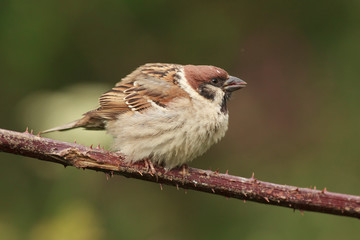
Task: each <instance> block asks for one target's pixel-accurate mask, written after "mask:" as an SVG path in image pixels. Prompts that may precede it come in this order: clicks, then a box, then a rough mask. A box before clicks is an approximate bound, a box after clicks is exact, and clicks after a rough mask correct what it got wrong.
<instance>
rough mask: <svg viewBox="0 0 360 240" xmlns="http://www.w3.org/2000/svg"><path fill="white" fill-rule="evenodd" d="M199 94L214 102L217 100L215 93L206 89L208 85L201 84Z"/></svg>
mask: <svg viewBox="0 0 360 240" xmlns="http://www.w3.org/2000/svg"><path fill="white" fill-rule="evenodd" d="M198 91H199V94H200V95H201V96H203V97H204V98H207V99H210V100H214V99H215V92H213V91H211V90H210V89H208V88H207V87H206V84H201V85H200V86H199V88H198Z"/></svg>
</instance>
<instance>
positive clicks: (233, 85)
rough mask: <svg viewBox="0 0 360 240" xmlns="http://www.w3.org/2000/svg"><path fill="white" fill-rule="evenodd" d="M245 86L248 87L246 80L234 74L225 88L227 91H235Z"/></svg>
mask: <svg viewBox="0 0 360 240" xmlns="http://www.w3.org/2000/svg"><path fill="white" fill-rule="evenodd" d="M244 87H246V82H245V81H244V80H241V79H240V78H237V77H233V76H230V77H229V79H228V80H226V81H225V83H224V85H223V89H224V90H225V91H227V92H233V91H236V90H239V89H240V88H244Z"/></svg>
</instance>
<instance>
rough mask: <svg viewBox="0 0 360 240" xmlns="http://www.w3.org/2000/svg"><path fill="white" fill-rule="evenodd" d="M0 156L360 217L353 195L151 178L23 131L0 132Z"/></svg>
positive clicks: (193, 174) (210, 178)
mask: <svg viewBox="0 0 360 240" xmlns="http://www.w3.org/2000/svg"><path fill="white" fill-rule="evenodd" d="M0 151H3V152H8V153H13V154H18V155H23V156H28V157H32V158H37V159H40V160H45V161H50V162H55V163H60V164H63V165H65V166H68V165H70V166H74V167H77V168H84V169H92V170H96V171H102V172H105V173H106V174H110V175H113V174H119V175H123V176H125V177H132V178H138V179H142V180H147V181H151V182H157V183H160V184H168V185H173V186H176V187H178V188H179V187H181V188H185V189H193V190H197V191H202V192H208V193H212V194H218V195H222V196H226V197H232V198H238V199H243V200H249V201H255V202H260V203H264V204H271V205H277V206H283V207H289V208H292V209H299V210H305V211H314V212H322V213H329V214H335V215H341V216H349V217H356V218H360V197H359V196H352V195H346V194H339V193H332V192H328V191H326V189H323V190H314V189H308V188H299V187H293V186H285V185H279V184H273V183H268V182H263V181H259V180H257V179H255V178H253V177H252V178H242V177H237V176H231V175H228V174H221V173H218V172H213V171H209V170H201V169H195V168H188V171H187V173H186V175H184V173H183V171H182V170H183V169H173V170H171V171H168V172H166V171H165V170H164V169H163V168H162V167H159V166H155V170H156V173H157V174H156V175H154V174H152V173H151V172H150V171H148V170H147V167H146V166H145V164H144V163H143V162H139V163H135V164H129V163H125V162H124V161H123V159H124V156H121V155H119V154H117V153H114V152H108V151H105V150H102V149H99V148H90V147H85V146H82V145H78V144H75V143H66V142H61V141H56V140H52V139H48V138H43V137H39V136H34V135H32V134H29V133H28V132H25V133H19V132H14V131H8V130H3V129H0Z"/></svg>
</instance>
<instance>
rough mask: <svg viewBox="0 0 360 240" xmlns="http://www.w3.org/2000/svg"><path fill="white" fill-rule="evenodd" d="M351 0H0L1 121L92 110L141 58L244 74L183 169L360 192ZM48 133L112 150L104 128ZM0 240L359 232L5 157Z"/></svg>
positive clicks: (280, 211) (59, 118) (359, 8)
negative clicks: (219, 135)
mask: <svg viewBox="0 0 360 240" xmlns="http://www.w3.org/2000/svg"><path fill="white" fill-rule="evenodd" d="M359 23H360V2H359V1H325V0H319V1H294V0H288V1H277V0H275V1H261V0H260V1H246V0H243V1H227V2H224V1H223V2H220V1H218V2H214V1H191V2H187V1H186V2H169V1H162V0H155V1H144V0H142V1H140V0H138V1H130V0H122V1H121V0H118V1H115V0H106V1H96V0H90V1H84V0H79V1H66V0H65V1H38V2H37V3H36V4H35V3H34V2H30V1H22V0H2V1H1V2H0V127H1V128H6V129H12V130H17V131H23V130H25V128H26V127H27V126H29V127H30V128H33V129H35V132H37V131H39V130H43V129H46V128H49V127H53V126H57V125H59V124H63V123H67V122H69V121H72V120H75V119H77V118H79V117H80V116H81V114H82V113H84V112H86V111H88V110H91V109H93V108H94V107H96V105H97V98H98V97H99V95H100V94H101V93H103V92H105V91H106V90H107V89H109V88H110V87H111V86H112V85H113V84H114V83H115V82H117V81H119V80H120V79H121V78H122V77H124V76H125V75H126V74H128V73H130V72H131V71H132V70H133V69H135V68H136V67H137V66H139V65H141V64H144V63H146V62H173V63H182V64H187V63H192V64H212V65H216V66H219V67H223V68H225V69H226V70H228V71H229V72H230V73H231V74H232V75H235V76H239V77H241V78H243V79H244V80H246V81H247V82H248V87H247V88H246V89H244V90H242V91H241V92H237V93H236V94H234V97H233V99H232V101H231V102H230V106H229V108H230V129H229V132H228V134H227V136H226V138H225V139H224V140H223V141H221V142H220V143H219V144H217V145H216V146H214V147H213V148H212V149H211V150H210V151H209V152H208V153H207V154H205V155H204V156H203V157H200V158H198V159H196V160H195V161H194V162H193V163H191V164H190V165H191V166H194V167H200V168H212V169H217V168H219V169H220V171H221V172H224V171H225V170H226V169H229V171H230V173H231V174H235V175H240V176H245V177H250V176H251V173H252V172H253V171H254V172H255V176H256V177H258V178H259V179H261V180H266V181H272V182H276V183H282V184H291V185H297V186H302V187H310V186H314V185H316V186H317V188H323V187H327V189H328V190H329V191H335V192H343V193H349V194H357V195H359V194H360V189H359V187H358V183H359V181H360V175H359V172H360V162H359V156H360V148H359V142H358V139H359V136H360V127H359V126H360V125H359V122H360V110H359V103H360V94H359V90H358V89H359V87H360V81H359V75H360V68H359V66H358V64H359V62H360V61H359V60H360V59H359V58H360V45H359V42H360V27H359ZM49 137H52V138H56V139H60V140H65V141H74V140H75V139H76V140H77V141H78V142H80V143H82V144H85V145H90V144H94V145H97V144H99V143H101V145H105V147H106V148H110V146H111V138H110V137H109V136H107V135H106V134H105V133H104V132H98V131H94V132H89V131H84V130H74V131H70V132H67V133H54V134H52V135H49ZM0 159H1V161H0V163H1V167H0V176H1V177H0V179H1V181H0V187H1V189H2V194H1V199H0V238H1V239H64V238H67V239H115V238H117V239H118V238H124V239H184V238H186V239H234V238H242V239H261V238H266V239H308V238H310V239H337V238H346V239H358V236H359V234H360V228H359V227H358V221H357V220H356V219H350V218H344V217H336V216H330V215H323V214H317V213H307V212H305V215H304V216H302V215H301V214H300V213H299V212H298V211H296V212H295V213H292V211H291V210H289V209H285V208H279V207H270V206H265V205H260V204H254V203H246V204H244V203H242V202H241V201H238V200H234V199H230V200H226V199H225V198H221V197H218V196H212V195H209V194H203V193H197V192H193V191H189V192H187V194H184V192H183V191H182V190H180V191H179V192H178V191H176V189H174V188H172V187H167V186H164V190H163V191H160V188H159V186H158V185H156V184H153V183H146V182H142V181H137V180H134V179H125V178H122V177H114V178H113V179H111V180H109V181H106V178H105V176H104V175H103V174H100V173H96V172H92V171H82V170H77V169H74V168H67V169H64V168H63V167H62V166H57V165H55V164H52V163H45V162H40V161H37V160H29V159H27V158H23V157H18V156H13V155H10V154H4V153H0Z"/></svg>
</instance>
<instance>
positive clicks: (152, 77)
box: [45, 63, 189, 132]
mask: <svg viewBox="0 0 360 240" xmlns="http://www.w3.org/2000/svg"><path fill="white" fill-rule="evenodd" d="M181 67H182V66H181V65H176V64H161V63H152V64H145V65H144V66H141V67H139V68H137V69H136V70H135V71H133V72H132V73H130V74H129V75H128V76H126V77H125V78H124V79H122V81H120V82H118V83H117V84H116V85H115V87H114V88H112V89H111V90H110V91H108V92H106V93H104V94H103V95H102V96H101V97H100V107H99V108H98V109H96V110H93V111H90V112H87V113H85V114H84V116H83V117H82V118H81V119H79V120H77V121H74V122H72V123H70V124H66V125H64V126H60V127H57V128H52V129H49V130H47V131H45V132H51V131H62V130H68V129H72V128H77V127H84V128H86V129H93V130H101V129H104V128H105V124H106V122H107V121H109V120H115V119H116V118H117V116H118V115H119V114H123V113H126V112H130V111H132V112H142V111H144V110H145V109H148V108H150V107H151V106H152V104H157V105H158V106H161V107H164V108H166V106H167V104H168V103H169V102H170V101H171V100H173V99H174V98H176V97H180V96H181V97H186V96H187V97H189V95H188V94H186V93H185V91H183V90H182V89H181V88H179V87H178V86H177V82H178V78H179V75H178V72H179V70H180V68H181Z"/></svg>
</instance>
